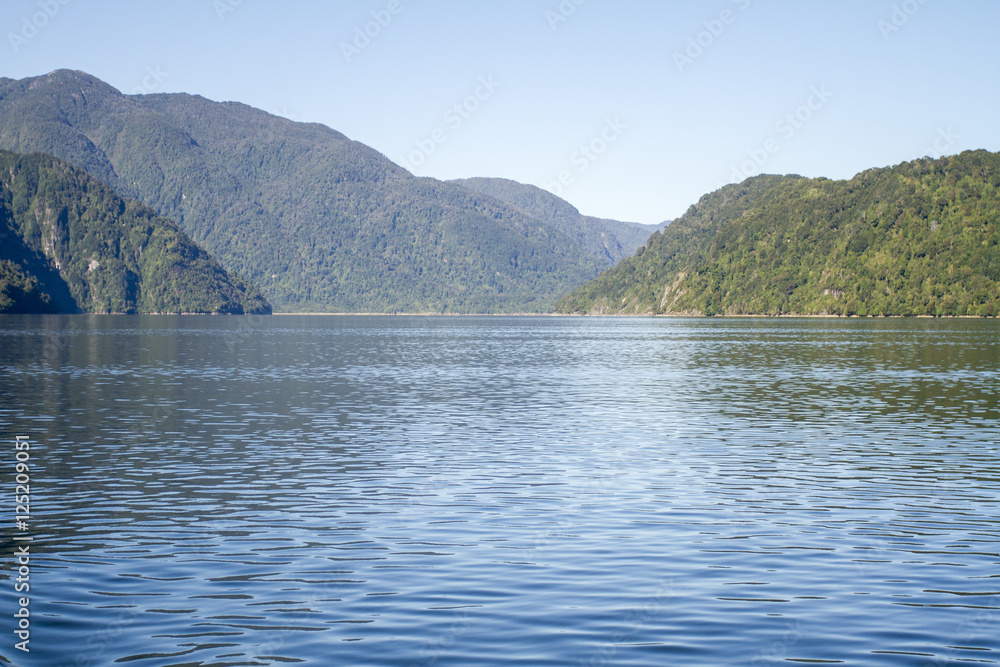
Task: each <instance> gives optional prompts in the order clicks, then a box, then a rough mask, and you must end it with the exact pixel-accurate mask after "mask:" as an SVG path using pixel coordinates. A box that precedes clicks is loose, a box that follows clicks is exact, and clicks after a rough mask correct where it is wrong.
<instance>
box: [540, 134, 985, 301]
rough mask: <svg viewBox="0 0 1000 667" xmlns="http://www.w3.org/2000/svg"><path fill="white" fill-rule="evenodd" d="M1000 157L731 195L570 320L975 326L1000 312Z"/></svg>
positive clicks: (711, 202)
mask: <svg viewBox="0 0 1000 667" xmlns="http://www.w3.org/2000/svg"><path fill="white" fill-rule="evenodd" d="M998 224H1000V155H998V154H995V153H989V152H987V151H971V152H966V153H962V154H961V155H957V156H953V157H946V158H942V159H939V160H931V159H923V160H917V161H914V162H910V163H905V164H901V165H898V166H896V167H893V168H886V169H872V170H869V171H865V172H862V173H861V174H858V175H857V176H855V177H854V178H853V179H851V180H849V181H831V180H827V179H806V178H800V177H796V176H786V177H778V176H759V177H755V178H751V179H748V180H746V181H744V182H743V183H740V184H738V185H728V186H726V187H724V188H722V189H720V190H718V191H716V192H714V193H712V194H710V195H706V196H704V197H702V199H701V201H699V202H698V204H697V205H696V206H693V207H691V209H690V210H689V211H688V212H687V213H686V214H685V215H684V216H683V217H682V218H681V219H680V220H678V221H677V222H675V223H673V224H672V225H670V226H669V227H667V228H666V229H665V230H663V232H661V233H659V234H656V235H654V236H653V237H652V238H651V239H650V241H649V243H648V245H647V247H646V248H645V249H644V252H640V253H637V254H636V256H634V257H632V258H630V259H628V260H625V261H623V262H622V263H620V264H619V265H618V266H617V267H615V268H614V269H611V270H609V271H607V272H605V273H604V274H602V275H601V276H600V277H599V278H598V279H597V280H595V281H593V282H591V283H590V284H588V285H586V286H584V287H582V288H580V289H579V290H577V291H575V292H574V293H572V294H571V295H569V296H567V297H565V298H564V299H563V300H562V301H561V302H560V303H559V304H558V306H557V309H558V310H560V311H563V312H589V313H650V314H670V313H673V314H685V313H688V314H707V315H713V314H729V315H739V314H767V315H781V314H816V315H818V314H836V315H935V316H943V315H977V316H995V315H997V314H1000V313H998V311H1000V248H998V244H1000V229H998Z"/></svg>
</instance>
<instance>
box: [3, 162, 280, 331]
mask: <svg viewBox="0 0 1000 667" xmlns="http://www.w3.org/2000/svg"><path fill="white" fill-rule="evenodd" d="M270 310H271V309H270V306H269V305H268V303H267V301H265V300H264V298H263V297H262V296H261V295H260V294H259V293H258V292H257V291H256V290H255V289H253V288H251V287H249V286H248V285H246V284H245V283H244V282H243V281H242V280H240V279H238V278H234V277H232V276H229V275H228V274H227V273H226V272H225V270H224V269H223V268H222V267H221V266H220V265H219V263H218V262H216V261H215V260H214V259H213V258H212V257H211V256H209V255H208V253H206V252H205V251H204V250H202V249H201V248H199V247H198V246H197V245H195V244H194V242H193V241H191V239H189V238H188V237H187V235H186V234H184V232H182V231H181V230H180V229H179V228H178V227H177V226H176V225H175V224H174V223H172V222H171V221H169V220H167V219H165V218H162V217H160V216H158V215H156V213H155V212H154V211H152V210H151V209H150V208H148V207H147V206H145V205H142V204H139V203H136V202H132V201H126V200H124V199H122V198H121V197H119V196H118V195H117V194H115V192H114V191H113V190H111V188H109V187H108V186H107V185H105V184H104V183H102V182H100V181H98V180H97V179H95V178H93V177H92V176H90V175H88V174H87V173H86V172H85V171H83V170H81V169H77V168H75V167H73V166H71V165H69V164H68V163H66V162H63V161H61V160H58V159H56V158H53V157H51V156H48V155H41V154H33V155H26V156H25V155H17V154H14V153H9V152H7V151H0V312H19V313H40V312H41V313H54V312H64V313H78V312H92V313H101V312H114V313H159V312H173V313H180V312H200V313H238V314H242V313H269V312H270Z"/></svg>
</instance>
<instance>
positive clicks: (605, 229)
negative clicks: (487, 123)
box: [450, 178, 669, 267]
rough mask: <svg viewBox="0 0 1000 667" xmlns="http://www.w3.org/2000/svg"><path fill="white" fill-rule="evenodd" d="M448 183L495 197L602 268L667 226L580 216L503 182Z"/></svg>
mask: <svg viewBox="0 0 1000 667" xmlns="http://www.w3.org/2000/svg"><path fill="white" fill-rule="evenodd" d="M450 182H451V183H455V184H457V185H461V186H462V187H465V188H468V189H470V190H473V191H475V192H479V193H481V194H484V195H489V196H491V197H495V198H496V199H499V200H500V201H502V202H504V203H506V204H508V205H510V206H513V207H514V208H516V209H517V210H519V211H521V212H522V213H524V214H525V215H527V216H530V217H532V218H535V219H536V220H542V221H544V222H547V223H549V224H551V225H552V226H554V227H556V228H558V229H560V230H562V231H563V232H565V233H566V234H568V235H569V236H570V238H572V239H573V240H574V241H576V242H577V244H579V246H580V247H581V248H583V249H584V251H585V252H587V253H588V254H590V255H591V256H592V257H594V258H596V259H597V261H598V262H600V263H601V264H602V265H603V266H604V267H608V266H613V265H614V264H617V263H618V262H619V261H621V260H623V259H625V258H626V257H629V256H631V255H632V254H633V253H634V252H635V251H636V250H637V249H638V248H639V246H641V245H642V244H644V243H645V242H646V240H647V239H648V238H649V236H650V234H652V233H653V232H655V231H657V230H659V229H662V228H663V227H665V226H666V225H667V224H669V222H663V223H660V224H658V225H641V224H639V223H637V222H620V221H618V220H607V219H604V218H594V217H591V216H587V215H583V214H581V213H580V211H578V210H577V209H576V207H575V206H573V205H572V204H570V203H569V202H568V201H565V200H564V199H561V198H560V197H557V196H556V195H554V194H552V193H551V192H548V191H546V190H543V189H541V188H539V187H536V186H534V185H527V184H524V183H518V182H517V181H512V180H509V179H506V178H462V179H457V180H453V181H450Z"/></svg>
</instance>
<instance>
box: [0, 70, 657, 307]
mask: <svg viewBox="0 0 1000 667" xmlns="http://www.w3.org/2000/svg"><path fill="white" fill-rule="evenodd" d="M0 148H6V149H9V150H16V151H19V152H22V153H24V152H34V151H38V152H45V153H49V154H52V155H55V156H57V157H59V158H61V159H64V160H66V161H68V162H70V163H72V164H74V165H76V166H78V167H81V168H83V169H85V170H87V171H88V172H89V173H91V174H92V175H94V176H96V177H97V178H99V179H101V180H103V181H104V182H106V183H108V184H109V185H110V186H111V187H113V188H114V189H115V190H116V191H117V192H118V193H119V194H121V195H123V196H126V197H129V198H134V199H137V200H139V201H142V202H144V203H146V204H147V205H149V206H150V207H152V208H153V209H154V210H156V211H157V212H158V213H159V214H160V215H163V216H165V217H168V218H170V219H172V220H175V221H177V222H178V224H179V225H180V226H181V228H182V229H184V230H185V231H186V232H188V234H190V235H191V237H192V238H193V239H194V240H195V241H196V242H198V243H199V244H201V245H202V246H203V247H205V249H207V250H208V251H209V252H211V253H212V254H213V255H215V256H216V257H217V258H218V259H219V261H220V262H221V263H222V265H223V266H225V267H226V268H227V269H229V270H231V271H235V272H237V273H238V274H239V275H241V276H243V277H244V278H246V279H247V280H249V281H251V282H252V283H253V284H255V285H257V286H258V287H259V288H260V289H261V291H262V292H263V293H264V294H265V295H267V297H268V299H269V300H270V301H271V302H272V303H273V304H275V307H276V308H278V309H280V310H284V311H307V310H313V311H327V312H330V311H347V312H364V311H378V312H396V311H407V312H518V311H530V312H544V311H549V310H551V308H552V306H553V304H554V303H555V301H556V300H557V299H558V298H559V297H560V296H562V295H564V294H566V293H567V292H569V291H570V290H572V289H573V288H575V287H577V286H579V285H582V284H584V283H586V282H587V281H588V280H591V279H592V278H594V277H596V276H597V274H598V272H599V270H600V269H601V268H604V267H607V266H608V265H609V263H610V262H609V261H608V260H607V258H606V257H605V256H604V252H603V251H600V252H597V253H596V254H595V253H594V252H588V249H586V248H584V247H583V246H581V244H580V243H579V242H578V240H577V238H576V237H575V236H574V235H571V234H568V233H567V232H566V231H565V230H564V229H560V228H559V227H558V226H557V225H554V224H550V223H549V222H547V221H544V220H539V219H536V218H535V217H532V216H531V215H529V214H527V213H525V212H524V211H522V210H519V209H518V208H516V207H513V206H510V205H508V204H507V203H505V202H504V201H502V200H501V199H498V198H496V197H493V196H489V195H484V194H481V193H479V192H475V191H473V190H471V189H468V188H465V187H461V186H460V185H457V184H454V183H445V182H441V181H437V180H433V179H427V178H416V177H414V176H413V175H412V174H410V173H409V172H407V171H405V170H404V169H402V168H401V167H399V166H397V165H395V164H393V163H392V162H391V161H389V160H388V159H386V158H385V156H383V155H381V154H380V153H378V152H377V151H375V150H373V149H371V148H369V147H367V146H365V145H363V144H360V143H358V142H355V141H351V140H350V139H348V138H347V137H345V136H344V135H343V134H341V133H339V132H336V131H335V130H332V129H330V128H328V127H325V126H323V125H319V124H315V123H295V122H292V121H290V120H287V119H284V118H280V117H277V116H273V115H271V114H268V113H265V112H263V111H261V110H258V109H254V108H251V107H249V106H246V105H243V104H238V103H233V102H225V103H220V102H212V101H210V100H206V99H204V98H202V97H198V96H193V95H185V94H149V95H122V94H121V93H120V92H119V91H117V90H115V89H114V88H112V87H111V86H108V85H107V84H105V83H103V82H101V81H100V80H98V79H96V78H94V77H92V76H89V75H87V74H84V73H82V72H71V71H67V70H60V71H56V72H52V73H51V74H48V75H45V76H40V77H34V78H30V79H23V80H20V81H15V80H12V79H0ZM627 231H628V234H629V237H628V238H629V240H628V241H622V242H621V243H623V244H625V245H629V244H632V248H634V247H635V243H634V235H635V233H634V230H633V229H631V228H629V229H628V230H627ZM647 231H652V230H647ZM604 232H605V234H606V235H607V236H608V241H607V243H608V247H611V248H614V247H616V246H617V245H618V244H619V241H618V239H616V238H613V237H614V233H615V232H614V231H613V229H612V228H611V227H608V228H607V229H605V230H604ZM640 234H641V232H640ZM589 249H590V250H591V251H593V250H594V249H593V248H589ZM629 252H631V250H629Z"/></svg>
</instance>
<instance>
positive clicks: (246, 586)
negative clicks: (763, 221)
mask: <svg viewBox="0 0 1000 667" xmlns="http://www.w3.org/2000/svg"><path fill="white" fill-rule="evenodd" d="M998 389H1000V324H998V323H997V322H996V321H984V320H947V321H943V320H794V319H788V320H785V319H782V320H774V319H736V320H733V319H644V318H621V319H603V318H544V317H540V318H516V317H454V318H453V317H441V318H421V317H350V316H344V317H307V316H301V317H300V316H275V317H270V318H264V317H260V318H241V317H127V316H122V317H116V316H105V317H88V316H76V317H5V318H0V401H2V402H0V428H2V430H3V437H4V442H7V443H8V444H7V445H6V446H5V449H4V450H3V451H4V452H6V453H5V454H3V455H2V456H0V466H2V469H3V471H4V480H5V482H4V483H5V485H6V488H5V490H4V497H6V498H8V501H7V502H8V505H9V507H8V510H9V511H8V512H7V514H11V515H12V514H13V512H12V493H10V492H13V488H12V487H13V483H14V482H13V480H14V474H13V473H14V451H13V445H12V444H11V443H12V442H13V439H14V436H15V435H27V436H29V437H30V439H31V442H32V449H31V455H32V459H31V463H32V470H31V495H32V498H31V500H32V505H31V512H32V514H31V522H30V530H29V532H30V535H31V536H32V537H33V541H32V543H31V553H32V561H31V591H30V596H31V600H30V605H31V644H30V646H31V653H30V654H24V653H22V652H21V651H17V650H16V649H15V648H14V643H15V641H16V637H15V635H14V634H13V632H12V631H13V628H14V619H13V612H14V611H15V610H16V609H17V606H16V605H17V601H16V595H15V593H14V584H13V576H14V570H13V568H12V566H11V563H12V559H11V558H10V556H9V554H10V553H12V550H13V547H12V546H11V545H12V542H11V540H12V536H13V535H14V534H15V531H14V530H13V516H10V517H9V519H5V520H4V521H5V523H4V524H3V525H2V528H3V535H4V553H5V554H8V555H5V559H4V563H5V567H4V576H5V579H4V580H2V581H0V586H2V589H3V590H2V591H0V593H2V597H0V604H2V605H3V609H2V618H3V621H2V622H0V630H2V635H0V662H5V661H6V662H7V663H13V664H16V665H46V666H51V665H74V666H79V667H82V666H85V665H128V666H134V667H153V666H166V665H218V666H221V665H272V664H273V665H283V664H312V665H427V666H430V665H507V664H525V665H588V666H596V665H622V666H631V665H714V666H718V665H778V664H794V663H796V662H807V663H815V662H820V663H842V664H849V665H952V664H954V665H959V664H968V663H969V662H970V661H971V662H975V663H986V664H993V663H997V662H1000V556H998V551H1000V525H998V521H1000V519H998V512H1000V507H998V499H1000V453H998V443H1000V425H998V424H1000V407H998V398H997V392H998ZM3 461H7V463H2V462H3Z"/></svg>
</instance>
